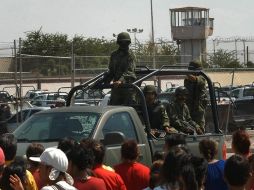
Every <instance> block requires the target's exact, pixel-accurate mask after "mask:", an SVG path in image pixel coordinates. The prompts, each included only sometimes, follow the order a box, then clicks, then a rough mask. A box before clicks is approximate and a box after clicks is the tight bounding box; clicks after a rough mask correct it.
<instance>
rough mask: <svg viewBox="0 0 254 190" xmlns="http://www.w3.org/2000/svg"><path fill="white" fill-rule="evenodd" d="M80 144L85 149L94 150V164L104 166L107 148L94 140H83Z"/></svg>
mask: <svg viewBox="0 0 254 190" xmlns="http://www.w3.org/2000/svg"><path fill="white" fill-rule="evenodd" d="M80 144H81V145H82V146H83V147H85V148H88V149H90V150H92V152H93V155H94V164H102V162H103V159H104V156H105V147H104V145H103V144H102V143H100V142H98V141H96V140H94V139H82V140H81V141H80Z"/></svg>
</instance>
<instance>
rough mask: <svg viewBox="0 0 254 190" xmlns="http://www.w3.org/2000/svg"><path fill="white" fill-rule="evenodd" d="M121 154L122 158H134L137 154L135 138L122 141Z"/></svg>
mask: <svg viewBox="0 0 254 190" xmlns="http://www.w3.org/2000/svg"><path fill="white" fill-rule="evenodd" d="M121 155H122V158H123V159H127V160H136V159H137V157H138V155H139V151H138V145H137V142H136V141H135V140H127V141H125V142H123V144H122V146H121Z"/></svg>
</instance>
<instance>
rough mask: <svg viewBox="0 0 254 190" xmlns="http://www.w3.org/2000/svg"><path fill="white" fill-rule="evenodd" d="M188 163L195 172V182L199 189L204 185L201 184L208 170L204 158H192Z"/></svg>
mask: <svg viewBox="0 0 254 190" xmlns="http://www.w3.org/2000/svg"><path fill="white" fill-rule="evenodd" d="M190 161H191V163H192V165H193V168H194V170H195V176H196V181H197V183H198V187H199V188H200V187H202V186H203V185H204V184H203V183H204V180H205V176H206V172H207V168H208V162H207V161H206V160H205V159H204V158H201V157H197V156H192V157H191V159H190Z"/></svg>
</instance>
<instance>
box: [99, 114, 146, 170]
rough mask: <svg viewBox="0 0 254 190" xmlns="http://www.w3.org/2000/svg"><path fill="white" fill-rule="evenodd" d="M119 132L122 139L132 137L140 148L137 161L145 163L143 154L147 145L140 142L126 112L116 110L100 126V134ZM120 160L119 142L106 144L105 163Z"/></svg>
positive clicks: (113, 163)
mask: <svg viewBox="0 0 254 190" xmlns="http://www.w3.org/2000/svg"><path fill="white" fill-rule="evenodd" d="M111 132H120V133H122V134H123V137H124V140H127V139H134V140H136V141H137V143H138V147H139V150H140V158H139V161H140V162H143V163H146V160H145V159H146V158H145V156H144V155H146V154H147V147H146V146H147V145H146V144H144V143H142V142H140V139H139V138H138V135H137V131H136V128H135V126H134V123H133V121H132V118H131V116H130V114H129V113H128V112H118V113H114V114H112V115H111V116H110V117H109V118H108V120H107V121H106V123H105V125H104V126H103V128H102V134H103V136H105V135H106V134H107V133H111ZM120 161H121V143H118V144H109V145H106V155H105V163H107V164H109V165H111V166H113V165H115V164H117V163H119V162H120Z"/></svg>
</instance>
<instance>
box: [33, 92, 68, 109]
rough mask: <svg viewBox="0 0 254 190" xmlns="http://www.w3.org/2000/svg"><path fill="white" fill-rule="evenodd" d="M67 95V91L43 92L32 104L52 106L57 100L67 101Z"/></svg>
mask: <svg viewBox="0 0 254 190" xmlns="http://www.w3.org/2000/svg"><path fill="white" fill-rule="evenodd" d="M66 96H67V93H66V92H59V93H55V92H48V93H44V94H41V95H39V96H37V97H35V98H34V99H33V100H32V101H31V104H32V105H33V106H39V107H47V106H48V107H50V106H52V105H55V104H56V103H57V102H60V101H61V102H62V101H65V98H66Z"/></svg>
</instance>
